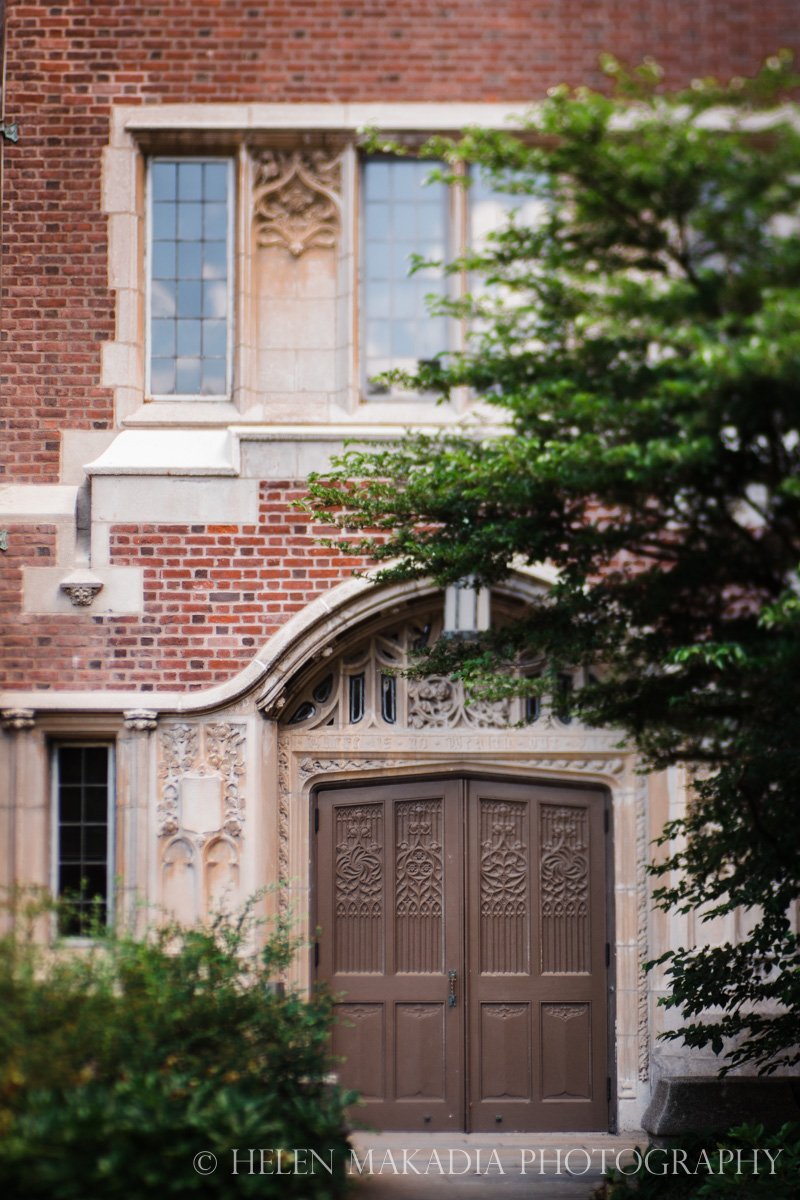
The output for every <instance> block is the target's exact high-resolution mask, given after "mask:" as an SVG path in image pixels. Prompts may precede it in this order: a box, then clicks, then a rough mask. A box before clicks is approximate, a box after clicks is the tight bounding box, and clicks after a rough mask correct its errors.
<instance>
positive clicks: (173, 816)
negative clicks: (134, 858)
mask: <svg viewBox="0 0 800 1200" xmlns="http://www.w3.org/2000/svg"><path fill="white" fill-rule="evenodd" d="M201 735H202V736H201ZM244 744H245V730H244V726H242V725H235V724H231V723H229V722H226V721H219V722H215V723H214V724H209V725H205V726H201V725H193V724H191V723H190V722H188V721H180V722H176V723H175V724H170V725H164V726H163V727H162V729H161V733H160V738H159V776H160V779H161V795H160V797H159V801H158V835H159V837H174V836H175V834H177V833H179V832H181V831H182V830H183V825H182V816H181V785H182V783H183V781H185V780H186V778H187V776H192V777H193V778H197V777H201V778H202V777H205V776H207V777H209V778H213V777H214V776H216V777H217V778H218V779H221V781H222V797H223V802H222V818H221V825H220V827H219V829H216V830H205V831H204V832H203V834H202V836H201V838H200V839H199V840H200V842H201V843H202V842H203V841H204V840H205V839H206V838H208V837H210V836H215V835H216V834H218V833H220V832H224V833H226V834H227V835H228V836H229V837H231V838H239V837H240V836H241V833H242V828H243V825H244V809H245V800H244V794H243V790H242V784H243V777H244V773H245V762H244ZM196 840H197V839H196Z"/></svg>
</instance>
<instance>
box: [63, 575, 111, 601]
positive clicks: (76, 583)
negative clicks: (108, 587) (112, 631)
mask: <svg viewBox="0 0 800 1200" xmlns="http://www.w3.org/2000/svg"><path fill="white" fill-rule="evenodd" d="M59 586H60V588H61V591H62V592H66V594H67V595H68V596H69V598H70V600H71V601H72V603H73V604H74V605H75V607H76V608H88V607H89V605H90V604H91V603H92V601H93V600H94V598H95V596H96V595H97V593H98V592H100V591H102V589H103V581H102V579H98V577H97V576H96V575H93V574H92V573H91V571H73V572H72V574H71V575H68V576H67V577H66V579H62V581H61V583H60V585H59Z"/></svg>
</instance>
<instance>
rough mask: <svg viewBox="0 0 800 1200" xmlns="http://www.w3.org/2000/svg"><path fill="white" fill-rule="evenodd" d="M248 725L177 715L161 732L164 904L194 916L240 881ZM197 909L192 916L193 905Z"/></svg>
mask: <svg viewBox="0 0 800 1200" xmlns="http://www.w3.org/2000/svg"><path fill="white" fill-rule="evenodd" d="M245 736H246V735H245V727H244V726H243V725H237V724H234V723H231V722H226V721H219V722H214V723H208V724H196V723H193V722H190V721H176V722H170V723H166V724H164V725H162V726H161V727H160V729H159V733H158V774H159V781H160V795H159V799H158V808H157V821H158V824H157V830H158V836H159V837H160V838H164V839H169V840H168V841H167V843H166V845H165V846H164V848H163V850H162V858H161V862H162V875H163V895H164V902H165V905H166V906H167V907H168V908H169V909H170V911H172V912H174V913H175V914H176V915H179V916H180V918H181V919H185V920H194V919H196V917H197V915H198V908H199V904H200V900H201V897H202V899H203V900H204V901H205V903H206V907H207V908H208V905H210V904H212V903H214V902H217V901H219V900H221V899H222V897H223V894H224V895H226V896H227V895H228V894H230V893H231V892H232V891H233V890H234V889H235V887H236V886H237V885H238V872H239V849H238V845H237V843H238V841H239V840H240V838H241V834H242V828H243V824H244V813H245V797H244V783H245V758H244V751H245ZM190 909H191V914H193V915H190V911H189V910H190Z"/></svg>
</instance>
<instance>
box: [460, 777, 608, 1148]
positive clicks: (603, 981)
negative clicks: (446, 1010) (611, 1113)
mask: <svg viewBox="0 0 800 1200" xmlns="http://www.w3.org/2000/svg"><path fill="white" fill-rule="evenodd" d="M603 810H604V802H603V797H602V795H599V794H597V793H593V792H590V791H584V790H579V789H574V790H573V789H562V788H555V787H546V786H540V785H536V786H532V785H525V784H511V783H505V782H503V783H496V782H490V781H484V780H473V781H470V783H469V784H468V824H467V828H468V833H467V845H468V869H467V882H468V888H467V896H468V928H469V940H468V946H469V958H470V990H469V1033H468V1078H469V1128H470V1129H476V1130H488V1129H496V1130H504V1129H505V1130H531V1131H532V1130H541V1131H551V1130H579V1129H583V1130H589V1129H596V1130H599V1129H607V1128H608V1101H607V1076H608V1058H607V1054H608V1051H607V1036H608V1034H607V1001H606V996H607V988H608V982H607V978H606V974H607V973H606V937H607V932H606V925H605V837H604V816H603Z"/></svg>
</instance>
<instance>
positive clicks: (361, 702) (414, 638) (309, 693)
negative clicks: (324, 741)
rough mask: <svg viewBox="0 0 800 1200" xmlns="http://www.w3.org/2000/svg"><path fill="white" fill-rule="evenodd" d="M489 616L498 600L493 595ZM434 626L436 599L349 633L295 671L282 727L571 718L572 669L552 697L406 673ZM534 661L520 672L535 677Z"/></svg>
mask: <svg viewBox="0 0 800 1200" xmlns="http://www.w3.org/2000/svg"><path fill="white" fill-rule="evenodd" d="M493 607H494V612H495V616H496V619H497V620H498V621H502V619H503V611H504V610H503V603H502V601H499V602H498V601H497V600H495V602H494V605H493ZM441 632H442V609H441V605H440V606H439V607H438V608H436V609H422V610H420V611H419V612H418V614H416V615H415V616H411V617H408V618H407V619H406V620H405V621H403V622H402V623H399V624H396V625H394V626H392V625H384V626H383V627H382V628H378V629H373V631H372V632H371V633H364V634H362V635H361V636H359V635H357V634H356V635H354V637H353V639H352V641H351V642H350V644H349V645H347V646H345V647H344V648H343V649H342V650H341V651H340V652H339V653H338V654H337V655H336V656H335V657H334V656H330V657H329V658H328V659H327V661H326V663H325V665H324V666H323V667H320V666H319V664H318V663H317V665H316V667H315V668H313V669H312V670H306V671H302V672H300V673H299V675H298V676H297V677H296V678H295V680H294V681H292V683H291V684H290V686H289V691H288V695H287V696H285V697H283V698H282V699H281V701H280V710H279V711H280V720H281V723H282V724H283V725H284V727H285V728H287V729H288V730H294V729H297V730H300V729H323V728H335V729H343V728H346V727H350V726H358V727H359V728H360V729H365V728H384V729H385V728H386V727H387V726H390V725H391V726H395V727H397V728H400V729H413V730H425V729H430V730H434V729H455V728H472V729H507V728H509V727H514V726H523V725H534V724H536V725H537V726H538V727H539V728H547V727H548V726H550V727H553V728H562V727H566V726H568V725H570V724H571V723H572V717H571V714H570V712H569V692H570V690H571V684H572V676H571V675H566V674H565V675H563V676H561V677H560V678H559V686H558V689H557V691H556V694H555V695H553V696H544V697H541V698H540V697H539V696H529V697H519V696H515V697H504V698H501V699H499V700H488V699H481V698H478V697H472V696H470V695H469V694H468V692H467V691H466V690H465V688H464V684H463V681H462V680H460V679H450V678H448V677H446V676H443V675H429V676H426V677H424V678H420V679H412V678H407V677H406V676H405V675H404V674H403V672H404V670H405V668H406V667H408V666H409V665H410V664H411V662H412V660H413V657H414V654H415V653H416V652H418V651H420V650H423V649H424V648H425V647H426V646H428V645H432V644H433V643H434V642H435V641H436V640H437V638H438V637H439V636H440V634H441ZM541 670H542V664H529V665H528V666H527V667H525V668H524V669H522V670H521V673H522V674H525V675H528V676H531V677H535V676H537V675H538V674H540V673H541Z"/></svg>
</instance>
